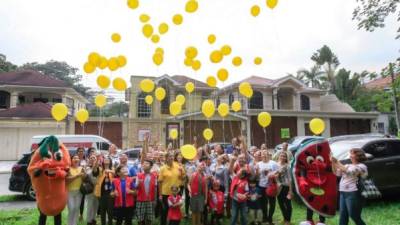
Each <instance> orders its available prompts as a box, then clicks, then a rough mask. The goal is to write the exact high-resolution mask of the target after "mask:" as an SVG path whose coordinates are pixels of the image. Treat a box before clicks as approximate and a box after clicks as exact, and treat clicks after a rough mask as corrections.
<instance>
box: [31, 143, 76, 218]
mask: <svg viewBox="0 0 400 225" xmlns="http://www.w3.org/2000/svg"><path fill="white" fill-rule="evenodd" d="M70 164H71V159H70V156H69V152H68V150H67V149H66V148H65V146H64V145H62V144H61V145H60V144H59V142H58V139H57V138H56V137H55V136H48V137H46V138H44V139H43V140H42V141H41V142H40V143H39V148H38V149H36V150H35V151H34V152H33V153H32V157H31V161H30V163H29V166H28V173H29V176H30V177H31V182H32V186H33V189H34V190H35V192H36V202H37V206H38V208H39V211H40V218H39V224H46V216H54V221H55V222H54V223H55V224H61V212H62V211H63V210H64V208H65V206H66V204H67V197H68V196H67V195H68V192H67V190H66V179H65V178H66V176H67V171H68V169H69V166H70Z"/></svg>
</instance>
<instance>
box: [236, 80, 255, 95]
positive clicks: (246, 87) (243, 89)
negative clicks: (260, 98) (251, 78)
mask: <svg viewBox="0 0 400 225" xmlns="http://www.w3.org/2000/svg"><path fill="white" fill-rule="evenodd" d="M239 93H240V94H241V95H243V96H245V97H246V98H251V97H252V96H253V88H252V87H251V84H250V83H249V82H242V83H240V84H239Z"/></svg>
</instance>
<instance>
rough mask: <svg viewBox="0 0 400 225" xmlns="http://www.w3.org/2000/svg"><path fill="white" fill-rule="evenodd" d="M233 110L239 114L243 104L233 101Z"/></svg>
mask: <svg viewBox="0 0 400 225" xmlns="http://www.w3.org/2000/svg"><path fill="white" fill-rule="evenodd" d="M231 108H232V110H233V111H234V112H239V111H240V110H241V109H242V104H241V103H240V102H239V101H237V100H236V101H233V102H232V105H231Z"/></svg>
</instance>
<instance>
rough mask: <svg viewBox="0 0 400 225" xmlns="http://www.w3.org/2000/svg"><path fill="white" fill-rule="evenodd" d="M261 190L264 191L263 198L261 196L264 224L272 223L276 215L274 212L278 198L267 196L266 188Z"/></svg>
mask: <svg viewBox="0 0 400 225" xmlns="http://www.w3.org/2000/svg"><path fill="white" fill-rule="evenodd" d="M261 189H262V190H263V191H262V196H261V207H262V212H263V222H270V223H272V216H273V215H274V212H275V204H276V198H275V197H269V196H267V194H266V193H265V191H264V190H265V188H263V187H261ZM268 206H269V208H268Z"/></svg>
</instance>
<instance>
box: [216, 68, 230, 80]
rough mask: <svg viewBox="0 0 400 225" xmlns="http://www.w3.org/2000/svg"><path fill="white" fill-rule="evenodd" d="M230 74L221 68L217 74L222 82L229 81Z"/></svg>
mask: <svg viewBox="0 0 400 225" xmlns="http://www.w3.org/2000/svg"><path fill="white" fill-rule="evenodd" d="M228 76H229V72H228V70H227V69H224V68H221V69H219V70H218V72H217V77H218V79H219V80H220V81H226V80H227V79H228Z"/></svg>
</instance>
